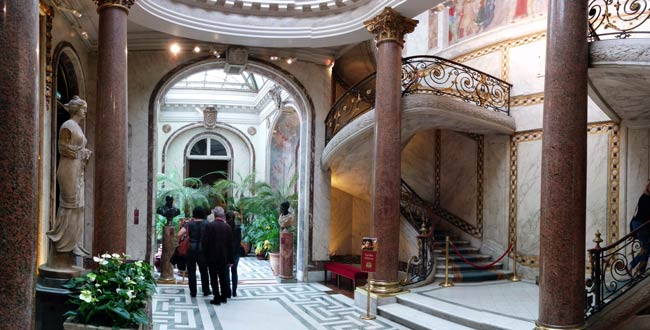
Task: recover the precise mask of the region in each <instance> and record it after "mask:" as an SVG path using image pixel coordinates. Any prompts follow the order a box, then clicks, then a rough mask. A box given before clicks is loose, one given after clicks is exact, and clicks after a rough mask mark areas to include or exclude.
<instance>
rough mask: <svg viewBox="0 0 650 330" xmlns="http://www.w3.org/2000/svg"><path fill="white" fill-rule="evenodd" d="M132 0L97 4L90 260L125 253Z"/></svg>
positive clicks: (110, 0)
mask: <svg viewBox="0 0 650 330" xmlns="http://www.w3.org/2000/svg"><path fill="white" fill-rule="evenodd" d="M133 2H134V1H133V0H123V1H112V0H98V1H96V3H97V6H98V8H97V12H98V13H99V38H98V47H97V110H96V113H97V115H96V122H97V124H96V125H95V156H96V158H95V164H96V167H95V186H94V191H95V205H94V220H95V223H94V236H93V255H98V254H102V253H125V252H126V225H125V219H127V212H126V194H127V182H126V181H127V178H126V171H127V168H128V164H127V159H128V158H127V152H128V146H127V142H128V122H127V120H128V112H127V107H126V82H127V81H128V79H127V62H126V57H127V43H126V20H127V15H128V12H129V9H130V7H131V5H133Z"/></svg>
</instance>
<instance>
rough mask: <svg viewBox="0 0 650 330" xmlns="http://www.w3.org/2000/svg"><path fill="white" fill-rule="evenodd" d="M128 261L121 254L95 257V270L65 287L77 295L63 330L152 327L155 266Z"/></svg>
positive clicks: (125, 256) (67, 314)
mask: <svg viewBox="0 0 650 330" xmlns="http://www.w3.org/2000/svg"><path fill="white" fill-rule="evenodd" d="M127 258H128V256H127V255H119V254H112V255H111V254H104V255H102V256H99V257H93V260H94V261H95V262H97V263H98V267H97V269H96V270H95V271H93V272H90V273H88V274H86V275H83V276H80V277H76V278H73V279H71V280H70V281H68V283H66V284H65V285H64V287H66V288H68V289H70V290H72V291H74V292H77V293H75V294H72V295H71V296H70V298H69V300H68V302H69V303H71V304H74V305H76V306H77V308H76V309H75V310H72V311H69V312H67V313H66V314H65V316H67V317H68V318H67V319H66V321H65V322H64V323H63V328H64V329H66V330H85V329H94V330H99V329H143V327H144V326H145V325H147V324H150V320H151V296H152V294H153V293H154V291H155V286H156V281H155V279H154V277H153V275H152V266H151V265H150V264H147V263H144V262H142V261H135V262H126V260H127Z"/></svg>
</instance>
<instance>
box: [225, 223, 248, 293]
mask: <svg viewBox="0 0 650 330" xmlns="http://www.w3.org/2000/svg"><path fill="white" fill-rule="evenodd" d="M235 217H239V213H237V212H233V211H228V212H227V213H226V223H227V224H228V225H229V226H230V228H232V253H233V263H232V266H230V274H231V276H230V279H231V281H232V291H231V292H232V296H233V297H237V283H238V281H239V276H238V275H237V265H238V264H239V258H240V257H241V256H243V255H244V251H243V250H244V248H243V247H242V246H241V227H239V226H238V225H237V224H236V223H235ZM228 298H230V297H228Z"/></svg>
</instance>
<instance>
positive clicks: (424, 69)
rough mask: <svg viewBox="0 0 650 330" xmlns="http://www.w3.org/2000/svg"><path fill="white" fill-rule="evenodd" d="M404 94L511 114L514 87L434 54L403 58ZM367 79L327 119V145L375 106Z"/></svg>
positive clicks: (347, 93)
mask: <svg viewBox="0 0 650 330" xmlns="http://www.w3.org/2000/svg"><path fill="white" fill-rule="evenodd" d="M401 74H402V77H401V79H402V95H411V94H432V95H445V96H450V97H453V98H456V99H459V100H462V101H465V102H471V103H475V104H476V105H478V106H480V107H483V108H485V109H488V110H494V111H498V112H503V113H505V114H506V115H510V90H511V88H512V84H510V83H508V82H506V81H504V80H501V79H499V78H497V77H494V76H492V75H490V74H487V73H485V72H482V71H479V70H476V69H474V68H471V67H469V66H467V65H464V64H461V63H458V62H454V61H451V60H448V59H445V58H442V57H438V56H432V55H426V56H425V55H417V56H410V57H406V58H403V59H402V72H401ZM376 76H377V73H376V72H375V73H372V74H370V75H368V76H366V77H365V78H364V79H363V80H361V81H360V82H358V83H356V84H355V85H354V86H352V87H350V88H349V89H348V90H347V91H345V93H343V95H341V97H340V98H339V99H338V100H337V101H336V103H334V105H333V106H332V108H331V109H330V111H329V113H328V114H327V117H326V118H325V143H326V144H327V143H329V141H330V140H331V139H332V138H333V137H334V135H336V133H338V132H339V131H340V130H341V129H343V127H345V126H346V125H347V124H349V123H350V122H352V120H354V119H355V118H357V117H359V116H360V115H362V114H364V113H366V112H368V111H370V110H371V109H373V108H374V107H375V78H376Z"/></svg>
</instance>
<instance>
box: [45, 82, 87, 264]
mask: <svg viewBox="0 0 650 330" xmlns="http://www.w3.org/2000/svg"><path fill="white" fill-rule="evenodd" d="M64 108H65V109H66V110H67V111H68V113H70V117H71V118H70V119H69V120H67V121H66V122H65V123H63V125H62V126H61V129H60V130H59V141H58V149H59V155H60V156H61V158H60V160H59V166H58V170H57V173H56V178H57V182H58V184H59V189H60V192H61V193H60V197H59V208H58V210H57V212H56V220H55V222H54V223H53V224H52V225H51V229H50V231H48V232H47V237H48V238H49V239H50V241H51V242H52V248H53V250H54V253H55V255H54V258H53V259H54V260H50V261H49V263H50V266H52V267H55V268H70V267H71V266H72V257H73V256H72V255H77V256H88V255H89V253H88V251H87V250H86V249H84V248H83V245H82V243H81V242H80V238H81V234H82V232H83V228H84V172H85V168H86V164H87V163H88V159H89V158H90V156H91V155H92V151H90V150H88V149H86V143H87V140H86V136H85V135H84V132H83V130H82V129H81V126H79V123H80V122H81V121H82V120H83V119H84V118H85V117H86V111H87V104H86V101H84V100H82V99H81V98H79V96H76V95H75V96H74V97H73V98H72V100H70V102H68V103H67V104H65V105H64Z"/></svg>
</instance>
